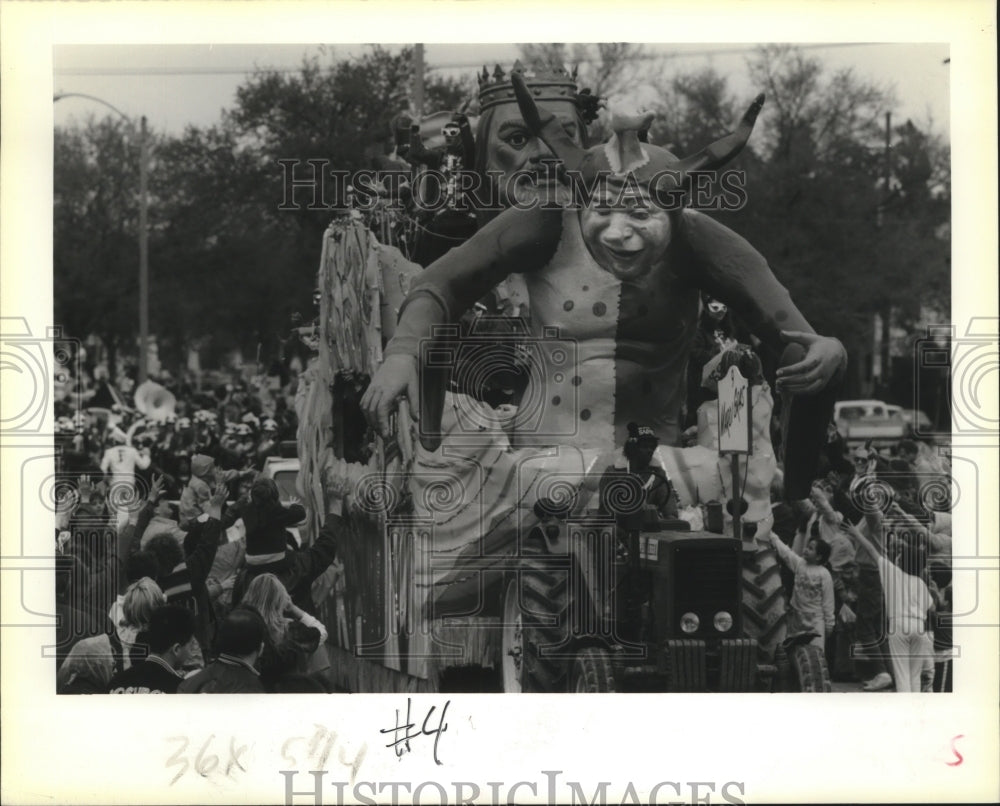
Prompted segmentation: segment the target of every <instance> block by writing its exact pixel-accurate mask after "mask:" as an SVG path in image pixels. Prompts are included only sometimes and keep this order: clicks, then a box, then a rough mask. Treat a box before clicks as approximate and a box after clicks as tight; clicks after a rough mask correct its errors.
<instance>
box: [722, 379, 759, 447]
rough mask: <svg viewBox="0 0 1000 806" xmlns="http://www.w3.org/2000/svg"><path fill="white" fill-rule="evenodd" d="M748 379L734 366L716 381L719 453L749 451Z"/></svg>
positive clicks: (750, 444)
mask: <svg viewBox="0 0 1000 806" xmlns="http://www.w3.org/2000/svg"><path fill="white" fill-rule="evenodd" d="M751 422H752V421H751V419H750V382H749V381H748V380H747V379H746V378H744V377H743V373H742V372H740V371H739V369H737V368H736V367H735V366H732V367H730V368H729V371H728V372H727V373H726V375H725V377H723V378H721V379H720V380H719V453H720V454H722V453H743V454H750V453H751V446H752V444H753V443H752V442H751V440H750V435H751V431H750V429H751Z"/></svg>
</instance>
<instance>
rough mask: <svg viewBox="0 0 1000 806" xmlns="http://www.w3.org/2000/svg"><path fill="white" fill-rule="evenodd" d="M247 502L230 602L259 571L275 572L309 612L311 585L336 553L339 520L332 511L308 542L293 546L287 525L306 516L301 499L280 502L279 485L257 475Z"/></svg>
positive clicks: (311, 603)
mask: <svg viewBox="0 0 1000 806" xmlns="http://www.w3.org/2000/svg"><path fill="white" fill-rule="evenodd" d="M250 496H251V506H250V507H248V508H247V509H246V510H245V511H244V514H243V523H244V524H245V525H246V530H247V537H246V543H247V556H246V566H245V568H244V569H243V571H242V572H241V573H240V575H239V577H238V578H237V580H236V583H235V585H234V587H233V602H239V601H240V600H241V599H242V597H243V594H244V592H245V591H246V589H247V587H249V585H250V583H251V582H252V581H253V580H254V579H255V578H256V577H258V576H260V575H261V574H274V575H275V576H276V577H277V578H278V580H279V581H280V582H281V584H282V585H284V587H285V589H286V590H287V591H288V593H289V594H290V595H291V597H292V601H293V602H294V603H295V604H296V605H297V606H298V607H300V608H301V609H302V610H305V611H306V612H312V611H313V610H314V609H315V606H314V604H313V602H312V596H311V593H310V588H311V586H312V583H313V581H314V580H315V579H316V578H317V577H319V575H320V574H322V573H323V572H324V571H325V570H326V569H327V568H328V567H329V566H330V563H332V562H333V558H334V557H335V556H336V553H337V534H338V533H339V531H340V529H341V528H344V521H343V519H342V518H340V517H339V516H337V515H334V514H333V513H331V514H329V515H328V516H327V520H326V523H325V524H324V526H323V529H322V530H320V533H319V535H318V536H317V538H316V540H315V541H314V542H313V544H312V545H311V546H309V547H308V548H302V549H293V548H291V547H290V546H289V545H288V533H287V532H286V531H285V530H286V528H287V527H288V526H291V525H294V524H296V523H298V522H299V521H301V520H302V519H303V518H304V517H305V510H304V509H303V508H302V506H301V505H299V504H296V503H292V504H291V505H290V506H288V507H285V506H283V505H282V504H281V502H280V500H279V498H278V488H277V486H276V485H275V483H274V482H273V481H272V480H271V479H258V480H257V481H256V482H254V486H253V490H252V491H251V494H250Z"/></svg>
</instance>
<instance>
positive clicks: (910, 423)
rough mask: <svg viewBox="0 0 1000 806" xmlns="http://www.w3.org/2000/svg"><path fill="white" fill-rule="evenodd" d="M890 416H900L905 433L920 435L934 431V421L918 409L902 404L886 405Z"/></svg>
mask: <svg viewBox="0 0 1000 806" xmlns="http://www.w3.org/2000/svg"><path fill="white" fill-rule="evenodd" d="M886 409H887V410H888V412H889V414H890V416H892V417H901V418H902V419H903V422H905V423H906V425H907V434H911V435H922V434H930V433H932V432H933V431H934V422H933V421H932V420H931V418H930V417H928V416H927V414H926V412H923V411H921V410H920V409H906V408H903V407H902V406H892V405H890V406H886Z"/></svg>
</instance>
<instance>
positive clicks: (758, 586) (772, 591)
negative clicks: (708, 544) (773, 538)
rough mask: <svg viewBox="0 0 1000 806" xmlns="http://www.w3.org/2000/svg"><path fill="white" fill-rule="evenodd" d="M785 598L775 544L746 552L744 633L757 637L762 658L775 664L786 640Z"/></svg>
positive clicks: (744, 555)
mask: <svg viewBox="0 0 1000 806" xmlns="http://www.w3.org/2000/svg"><path fill="white" fill-rule="evenodd" d="M785 610H786V601H785V589H784V586H782V584H781V564H780V561H779V560H778V555H777V553H776V552H775V550H774V549H773V548H771V547H770V546H768V547H767V548H762V549H758V550H757V551H756V552H754V551H744V552H743V605H742V612H743V637H744V638H754V639H756V640H757V648H758V652H759V653H760V660H761V661H762V662H764V663H769V664H773V663H774V662H775V653H776V651H777V649H778V647H780V646H781V642H782V641H784V640H785V620H786V615H785Z"/></svg>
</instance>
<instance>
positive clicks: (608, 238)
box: [580, 185, 672, 280]
mask: <svg viewBox="0 0 1000 806" xmlns="http://www.w3.org/2000/svg"><path fill="white" fill-rule="evenodd" d="M580 225H581V227H582V230H583V240H584V242H585V243H586V244H587V248H588V249H589V250H590V253H591V254H592V255H593V256H594V259H595V260H596V261H597V262H598V264H599V265H600V266H601V268H603V269H605V270H606V271H609V272H611V273H612V274H613V275H615V277H617V278H619V279H620V280H631V279H635V278H638V277H642V276H644V275H646V274H648V273H649V272H650V271H651V270H652V269H653V267H654V266H657V265H658V264H660V263H661V262H662V261H663V259H664V257H665V256H666V253H667V247H669V246H670V238H671V234H672V225H671V221H670V216H669V214H668V213H667V211H666V210H664V209H663V208H661V207H657V206H656V205H655V204H653V202H652V201H651V200H650V197H649V195H648V194H647V193H646V192H645V191H644V190H636V191H635V192H633V193H621V192H618V191H616V189H615V188H614V186H613V185H611V186H609V187H607V188H604V189H601V190H598V191H597V192H596V193H595V194H594V197H593V198H592V199H591V200H590V203H589V204H588V205H587V206H586V207H585V208H584V209H583V210H581V212H580Z"/></svg>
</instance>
